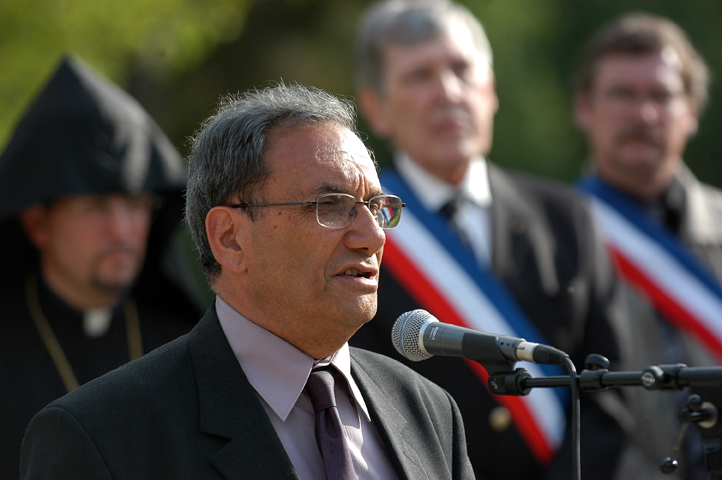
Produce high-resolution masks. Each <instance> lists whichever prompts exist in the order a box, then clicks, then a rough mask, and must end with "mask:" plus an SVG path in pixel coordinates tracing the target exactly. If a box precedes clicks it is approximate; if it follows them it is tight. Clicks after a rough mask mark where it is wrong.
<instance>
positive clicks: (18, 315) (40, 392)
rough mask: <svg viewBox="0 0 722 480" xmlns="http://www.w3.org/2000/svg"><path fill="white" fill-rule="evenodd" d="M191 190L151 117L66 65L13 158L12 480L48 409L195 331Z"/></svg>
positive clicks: (0, 342)
mask: <svg viewBox="0 0 722 480" xmlns="http://www.w3.org/2000/svg"><path fill="white" fill-rule="evenodd" d="M184 186H185V167H184V164H183V160H182V158H181V156H180V154H179V153H178V151H177V150H176V149H175V147H174V146H173V145H172V144H171V142H170V141H169V140H168V138H167V137H166V136H165V134H164V133H163V132H162V131H161V130H160V128H159V127H158V126H157V125H156V124H155V122H153V120H152V119H151V118H150V117H149V116H148V114H147V113H146V112H145V111H144V110H143V109H142V107H141V106H140V105H139V104H138V103H137V102H136V101H135V100H134V99H133V98H131V97H130V96H129V95H128V94H127V93H125V92H123V91H122V90H120V89H119V88H118V87H117V86H115V85H113V84H111V83H110V82H108V81H107V80H106V79H104V78H102V77H101V76H100V75H99V74H98V73H96V72H95V71H93V70H92V69H91V68H90V67H88V66H87V65H85V64H84V63H83V62H81V61H80V60H79V59H76V58H67V59H65V60H63V61H62V62H61V64H60V66H59V68H58V69H57V71H56V72H55V73H54V75H53V76H52V78H51V79H50V81H49V82H48V84H47V85H46V86H45V87H44V89H43V90H42V91H41V92H40V93H39V95H38V97H37V98H36V100H35V102H34V103H33V104H32V106H31V107H30V108H29V110H28V111H27V113H26V114H25V116H24V117H23V118H22V120H21V121H20V123H19V124H18V126H17V129H16V130H15V132H14V133H13V136H12V138H11V139H10V142H9V144H8V145H7V148H6V149H5V151H4V153H3V154H2V156H1V157H0V265H2V268H0V426H1V427H0V452H2V453H1V454H0V478H4V479H5V478H7V479H14V478H15V479H16V478H18V465H19V461H20V445H21V442H22V439H23V433H24V431H25V428H26V427H27V425H28V423H30V420H31V419H32V417H33V415H35V414H36V413H37V412H38V411H40V409H42V408H43V407H44V406H45V405H47V404H48V403H49V402H51V401H53V400H54V399H56V398H58V397H60V396H62V395H64V394H65V393H67V392H69V391H71V390H74V389H76V388H77V387H78V386H79V385H82V384H84V383H86V382H89V381H90V380H92V379H94V378H96V377H98V376H100V375H102V374H104V373H106V372H109V371H111V370H113V369H114V368H116V367H119V366H120V365H123V364H124V363H126V362H128V361H129V360H132V359H134V358H138V357H140V356H141V355H142V354H143V353H146V352H149V351H150V350H152V349H154V348H156V347H159V346H160V345H163V344H164V343H166V342H168V341H170V340H172V339H174V338H176V337H178V336H180V335H182V334H184V333H186V332H188V331H189V330H190V329H191V328H192V327H193V325H194V324H195V322H196V320H197V312H198V310H199V308H198V303H197V302H196V301H195V300H194V296H193V292H194V290H193V287H192V284H188V283H187V282H188V279H189V276H188V267H187V265H186V262H187V260H185V258H184V256H182V255H181V254H180V251H179V250H178V245H176V243H177V240H174V238H176V237H174V236H173V234H174V232H176V231H177V228H178V226H179V224H180V220H181V218H182V213H183V203H182V201H183V199H182V196H181V191H182V189H183V187H184Z"/></svg>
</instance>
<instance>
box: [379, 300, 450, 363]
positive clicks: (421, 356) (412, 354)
mask: <svg viewBox="0 0 722 480" xmlns="http://www.w3.org/2000/svg"><path fill="white" fill-rule="evenodd" d="M438 321H439V320H437V318H436V317H434V316H433V315H432V314H430V313H429V312H427V311H426V310H421V309H418V310H412V311H410V312H406V313H404V314H402V315H401V316H399V318H398V319H397V320H396V323H394V328H393V329H392V330H391V341H392V342H393V344H394V347H395V348H396V351H397V352H399V353H400V354H401V355H403V356H404V357H406V358H408V359H409V360H411V361H412V362H420V361H421V360H426V359H427V358H431V357H433V355H431V354H428V353H426V352H424V351H423V350H422V349H421V338H420V337H421V327H423V326H424V324H426V323H427V322H438Z"/></svg>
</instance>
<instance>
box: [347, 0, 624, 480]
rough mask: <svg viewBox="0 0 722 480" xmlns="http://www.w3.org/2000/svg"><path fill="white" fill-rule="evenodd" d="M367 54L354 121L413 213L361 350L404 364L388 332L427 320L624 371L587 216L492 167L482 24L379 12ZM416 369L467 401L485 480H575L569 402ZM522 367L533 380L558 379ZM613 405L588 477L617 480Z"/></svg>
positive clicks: (446, 8) (447, 14) (612, 395)
mask: <svg viewBox="0 0 722 480" xmlns="http://www.w3.org/2000/svg"><path fill="white" fill-rule="evenodd" d="M357 57H358V65H359V66H360V70H359V79H358V81H359V97H358V101H359V106H360V109H361V111H362V113H363V114H364V115H365V117H366V119H367V121H368V123H369V125H370V126H371V128H372V129H373V130H374V132H375V133H376V134H377V135H378V136H380V137H383V138H387V139H389V140H391V142H392V143H393V146H394V149H395V154H394V159H393V165H394V167H393V168H392V169H389V170H387V171H386V172H385V173H383V174H382V176H381V182H382V184H383V186H384V189H385V191H388V192H393V193H394V194H395V195H400V196H402V197H403V198H404V199H407V198H408V200H405V201H406V203H407V209H406V211H405V212H404V215H405V218H404V225H402V226H401V225H400V227H399V228H397V229H395V230H396V231H394V232H388V235H387V240H386V249H385V252H384V266H383V267H382V272H381V280H380V286H381V288H380V289H379V310H378V313H377V315H376V317H375V319H374V320H373V321H371V322H369V324H367V325H366V326H364V327H363V328H362V329H361V330H359V332H357V334H356V335H355V336H354V337H353V338H352V340H351V343H355V344H356V345H358V346H362V347H365V348H369V349H372V350H376V351H380V352H383V353H386V354H388V355H390V356H394V357H395V358H398V359H401V357H400V355H398V354H397V352H396V351H395V349H394V347H393V346H392V343H391V329H392V326H393V324H394V322H395V321H396V319H397V317H398V316H399V315H400V314H402V313H404V312H406V311H409V310H413V309H415V308H422V309H425V310H428V311H429V312H430V313H431V314H432V315H434V316H436V317H437V318H438V319H439V320H440V321H442V322H446V323H453V324H457V325H461V326H465V327H468V328H473V329H476V330H484V331H488V332H493V333H500V334H505V335H512V336H516V337H524V338H526V339H527V340H529V341H534V342H539V343H545V344H548V345H552V346H554V347H557V348H559V349H561V350H564V351H566V352H567V353H569V354H570V355H571V357H572V359H573V361H574V362H575V364H576V365H577V366H578V369H581V368H583V366H584V358H585V357H586V355H587V354H589V353H599V354H602V355H605V356H607V357H609V358H610V359H611V360H612V362H616V360H617V358H618V344H617V341H616V338H615V332H616V330H615V329H614V328H612V317H613V311H614V310H615V309H616V308H618V307H619V308H620V310H621V305H620V303H619V301H618V300H619V299H618V297H617V296H616V289H615V282H614V274H613V269H612V266H611V263H610V262H609V258H608V255H607V252H606V250H605V248H604V246H603V245H602V243H601V241H600V239H599V238H598V237H597V236H596V232H595V228H594V224H593V221H592V217H591V214H590V212H589V210H588V208H587V205H586V203H585V202H584V201H583V200H582V199H581V197H579V196H578V194H576V193H575V192H573V191H572V190H571V189H569V188H567V187H564V186H561V185H558V184H556V183H553V182H550V181H545V180H541V179H536V178H532V177H529V176H527V175H522V174H513V173H510V172H507V171H505V170H503V169H501V168H499V167H497V166H496V165H494V164H492V163H490V162H488V161H487V160H486V158H485V155H487V154H488V152H489V150H490V147H491V141H492V130H493V119H494V114H495V113H496V109H497V103H498V101H497V97H496V91H495V83H494V82H495V80H494V73H493V70H492V61H491V59H492V54H491V48H490V47H489V43H488V40H487V38H486V36H485V34H484V30H483V27H482V26H481V25H480V24H479V22H478V20H477V19H476V18H475V17H474V16H473V15H472V14H471V13H470V12H469V11H468V10H467V9H466V8H464V7H462V6H460V5H458V4H454V3H451V2H449V1H446V0H437V1H431V0H429V1H408V0H400V1H399V0H392V1H384V2H381V3H377V4H376V5H374V6H373V7H371V9H370V10H369V11H368V12H367V13H366V14H365V16H364V17H363V19H362V22H361V28H360V32H359V36H358V38H357ZM407 363H408V362H407ZM410 365H411V366H412V368H414V369H415V370H417V371H418V372H421V373H422V374H423V375H425V376H427V377H428V378H430V379H432V380H433V381H435V382H436V383H438V384H439V385H442V386H443V387H444V388H445V389H446V390H448V391H449V392H450V393H451V394H452V395H453V396H454V398H455V399H456V401H457V403H458V404H459V407H460V409H461V411H462V415H463V416H464V419H465V425H466V433H467V441H468V447H469V457H470V458H471V461H472V464H473V466H474V469H475V473H476V476H477V478H484V479H497V478H498V479H502V478H504V479H506V478H513V479H515V480H526V479H530V480H531V479H547V478H548V479H558V478H565V477H571V452H572V447H571V444H570V443H569V440H570V438H569V429H568V425H567V423H566V419H567V416H568V414H569V398H568V392H567V391H566V390H564V389H535V390H533V391H532V392H531V394H530V395H529V396H525V397H502V396H498V397H496V396H493V395H492V394H491V393H489V392H488V390H487V388H486V379H487V372H486V370H485V369H484V368H482V367H481V366H480V365H479V364H476V363H473V362H466V361H464V360H463V359H460V358H448V357H447V358H444V357H434V358H431V359H429V360H426V361H423V362H419V363H410ZM520 366H521V365H520ZM523 366H524V367H525V368H527V369H528V370H529V372H530V373H531V374H532V375H533V376H535V377H536V376H547V375H554V374H563V373H564V372H563V371H556V370H548V369H546V368H540V367H541V366H539V365H535V364H527V363H525V364H524V365H523ZM604 399H606V400H604ZM602 400H604V401H602ZM615 402H616V403H615ZM603 403H604V404H606V405H607V406H609V405H612V406H614V407H617V408H622V407H621V404H620V403H619V400H618V396H617V393H616V392H604V393H603V394H601V395H596V394H594V395H587V396H584V398H583V400H582V429H581V432H582V442H581V449H582V471H583V476H584V478H585V479H608V478H611V475H612V472H613V470H614V468H615V465H616V462H617V457H618V454H619V450H620V446H621V444H622V442H623V438H624V434H623V431H622V429H621V427H620V425H619V423H618V421H617V419H616V418H615V416H614V414H613V413H611V412H610V409H608V408H604V407H602V404H603Z"/></svg>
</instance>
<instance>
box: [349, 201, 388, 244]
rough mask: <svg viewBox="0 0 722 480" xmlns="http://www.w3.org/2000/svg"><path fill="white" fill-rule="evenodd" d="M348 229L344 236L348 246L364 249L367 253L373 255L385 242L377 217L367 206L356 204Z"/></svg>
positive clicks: (384, 234) (384, 235)
mask: <svg viewBox="0 0 722 480" xmlns="http://www.w3.org/2000/svg"><path fill="white" fill-rule="evenodd" d="M349 228H350V230H351V231H349V232H348V233H347V234H346V236H345V237H344V242H345V243H346V246H347V247H348V248H351V249H354V250H358V249H360V250H364V252H365V253H366V254H367V255H373V254H375V253H377V252H379V251H381V249H382V248H383V246H384V244H385V243H386V233H384V229H383V228H381V226H380V225H379V222H378V219H377V218H376V216H374V214H373V213H371V210H369V209H368V207H367V206H365V205H364V206H361V205H359V206H357V208H356V216H355V217H354V219H353V221H352V222H351V225H350V226H349Z"/></svg>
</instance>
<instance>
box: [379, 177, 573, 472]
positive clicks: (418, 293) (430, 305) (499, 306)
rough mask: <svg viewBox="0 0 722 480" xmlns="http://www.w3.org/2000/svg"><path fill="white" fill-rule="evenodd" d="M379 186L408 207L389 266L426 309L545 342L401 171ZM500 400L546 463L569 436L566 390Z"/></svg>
mask: <svg viewBox="0 0 722 480" xmlns="http://www.w3.org/2000/svg"><path fill="white" fill-rule="evenodd" d="M381 183H382V184H383V186H384V188H385V189H386V190H387V191H388V192H389V193H393V194H395V195H398V196H399V197H401V198H402V199H403V200H404V201H405V202H406V204H407V207H406V208H405V209H404V213H403V220H402V221H401V223H399V225H398V226H397V227H396V228H393V229H390V230H386V246H385V247H384V258H383V263H384V266H385V267H386V268H387V269H388V270H389V271H390V272H391V274H392V275H393V276H394V277H395V278H396V280H397V281H398V282H399V283H400V284H402V285H403V286H404V288H405V290H406V291H407V292H408V293H409V294H410V295H411V297H412V298H413V299H414V300H415V301H416V302H417V303H418V304H419V305H420V306H421V307H422V308H424V309H426V310H428V311H429V312H430V313H431V314H433V315H434V316H436V317H437V318H438V319H439V320H440V321H442V322H445V323H451V324H455V325H459V326H463V327H467V328H472V329H475V330H483V331H486V332H490V333H499V334H503V335H510V336H515V337H523V338H525V339H526V340H528V341H531V342H538V343H546V342H545V341H544V340H543V338H541V334H540V333H539V332H538V331H537V329H536V328H535V327H534V325H533V324H532V323H531V321H529V320H528V318H526V316H525V315H524V313H523V312H522V311H521V309H520V308H519V306H518V305H517V304H516V302H515V300H513V298H512V297H511V295H510V294H509V293H508V292H507V291H506V288H505V287H504V286H503V285H502V284H501V282H499V281H498V280H497V279H496V278H495V277H494V275H493V274H492V273H490V272H488V271H486V270H485V269H482V268H481V267H480V266H479V265H478V264H477V262H476V260H475V259H474V257H473V254H472V253H471V252H470V251H469V250H468V249H467V248H466V247H464V246H463V244H462V243H461V241H460V239H459V237H458V236H457V235H456V234H455V233H454V232H453V231H452V230H451V229H450V228H449V227H448V224H447V222H446V221H445V219H444V218H443V217H442V216H441V215H439V214H437V213H430V212H427V211H426V210H425V209H424V208H423V207H422V206H421V204H420V203H419V202H418V200H417V199H416V198H415V195H414V194H413V193H412V191H411V190H410V189H409V188H408V186H407V185H406V184H405V183H404V182H403V180H402V179H401V178H400V177H399V176H398V174H397V173H396V172H392V171H390V172H387V173H385V174H384V175H382V177H381ZM382 282H383V280H382ZM467 363H468V365H469V367H470V368H471V369H472V371H474V373H475V374H476V375H477V376H478V377H479V378H480V380H481V381H482V383H483V384H484V385H487V379H488V374H487V372H486V370H485V369H484V368H482V367H481V366H480V365H479V364H478V363H476V362H472V361H468V362H467ZM524 367H525V368H526V369H527V370H528V371H529V373H531V374H532V375H533V376H534V377H539V376H548V375H560V374H563V373H564V372H563V371H561V369H559V368H558V367H553V366H549V365H537V364H531V363H529V364H527V363H525V364H524ZM494 398H495V399H496V400H497V401H498V402H499V403H500V404H501V405H503V406H504V407H506V408H507V409H509V411H510V412H511V414H512V422H513V423H514V426H515V427H516V429H517V431H519V433H520V435H521V436H522V437H523V438H524V440H525V441H526V443H527V445H528V446H529V449H530V451H531V452H532V453H533V454H534V456H535V458H536V459H537V461H538V462H539V463H540V464H542V465H544V464H547V463H548V462H549V461H550V460H551V459H552V457H553V456H554V452H556V450H557V448H558V447H559V445H560V443H561V441H562V438H563V436H564V427H565V422H566V415H565V408H564V406H565V405H566V403H567V402H566V398H567V394H566V392H565V391H564V390H559V389H548V388H537V389H533V390H532V391H531V393H530V394H529V395H528V396H525V397H513V396H494Z"/></svg>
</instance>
